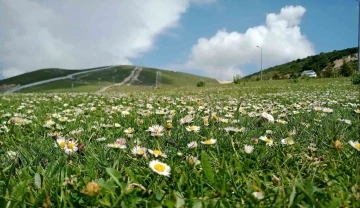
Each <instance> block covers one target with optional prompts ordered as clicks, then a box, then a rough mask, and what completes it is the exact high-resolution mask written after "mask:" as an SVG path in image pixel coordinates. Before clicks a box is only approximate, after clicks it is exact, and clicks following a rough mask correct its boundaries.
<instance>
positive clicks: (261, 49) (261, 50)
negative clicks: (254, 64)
mask: <svg viewBox="0 0 360 208" xmlns="http://www.w3.org/2000/svg"><path fill="white" fill-rule="evenodd" d="M256 47H258V48H260V50H261V53H260V59H261V69H260V80H261V81H262V47H260V46H256Z"/></svg>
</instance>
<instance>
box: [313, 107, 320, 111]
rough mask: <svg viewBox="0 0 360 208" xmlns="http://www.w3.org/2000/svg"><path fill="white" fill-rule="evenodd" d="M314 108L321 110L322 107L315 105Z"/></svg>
mask: <svg viewBox="0 0 360 208" xmlns="http://www.w3.org/2000/svg"><path fill="white" fill-rule="evenodd" d="M314 110H315V111H321V110H322V108H321V107H320V106H315V107H314Z"/></svg>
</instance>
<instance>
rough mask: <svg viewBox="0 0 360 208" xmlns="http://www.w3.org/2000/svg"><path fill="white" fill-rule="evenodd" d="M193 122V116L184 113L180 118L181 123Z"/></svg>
mask: <svg viewBox="0 0 360 208" xmlns="http://www.w3.org/2000/svg"><path fill="white" fill-rule="evenodd" d="M191 122H193V117H192V116H191V115H186V116H185V117H184V118H182V119H180V123H181V124H188V123H191Z"/></svg>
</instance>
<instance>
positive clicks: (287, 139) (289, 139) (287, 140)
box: [281, 138, 295, 145]
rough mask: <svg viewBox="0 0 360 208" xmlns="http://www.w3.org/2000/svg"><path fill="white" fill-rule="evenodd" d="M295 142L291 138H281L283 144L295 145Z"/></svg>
mask: <svg viewBox="0 0 360 208" xmlns="http://www.w3.org/2000/svg"><path fill="white" fill-rule="evenodd" d="M294 143H295V142H294V140H293V139H291V138H285V139H282V140H281V144H283V145H293V144H294Z"/></svg>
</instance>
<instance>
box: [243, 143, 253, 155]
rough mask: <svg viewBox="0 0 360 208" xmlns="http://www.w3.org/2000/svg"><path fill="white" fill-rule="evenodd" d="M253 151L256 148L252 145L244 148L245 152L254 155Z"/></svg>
mask: <svg viewBox="0 0 360 208" xmlns="http://www.w3.org/2000/svg"><path fill="white" fill-rule="evenodd" d="M253 150H254V147H253V146H251V145H245V146H244V151H245V152H246V153H247V154H250V153H252V151H253Z"/></svg>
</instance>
